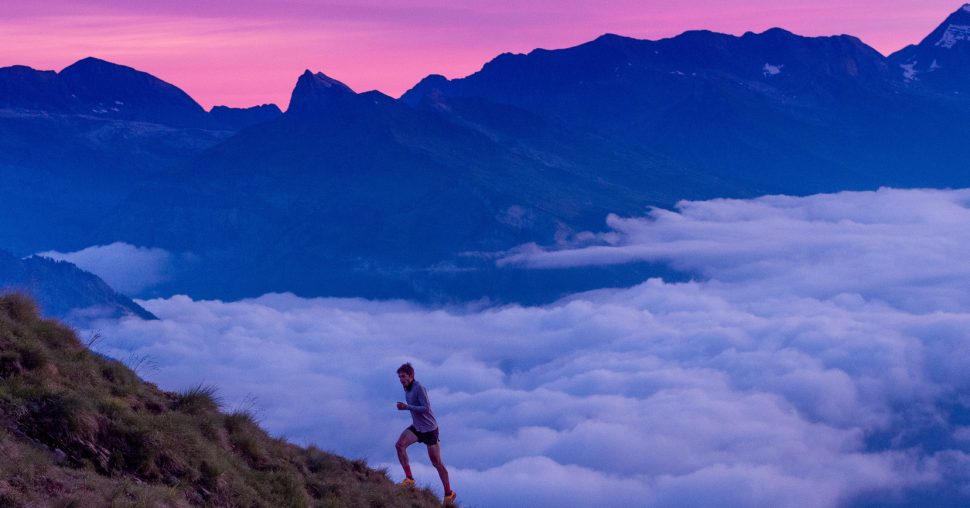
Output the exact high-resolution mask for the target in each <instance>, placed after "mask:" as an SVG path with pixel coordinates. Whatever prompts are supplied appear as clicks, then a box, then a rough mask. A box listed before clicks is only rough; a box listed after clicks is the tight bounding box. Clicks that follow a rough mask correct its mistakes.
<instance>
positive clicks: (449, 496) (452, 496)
mask: <svg viewBox="0 0 970 508" xmlns="http://www.w3.org/2000/svg"><path fill="white" fill-rule="evenodd" d="M456 497H458V494H457V493H455V491H451V492H449V493H447V494H445V505H446V506H447V505H450V504H452V503H454V502H455V498H456Z"/></svg>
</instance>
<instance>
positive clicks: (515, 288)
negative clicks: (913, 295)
mask: <svg viewBox="0 0 970 508" xmlns="http://www.w3.org/2000/svg"><path fill="white" fill-rule="evenodd" d="M968 14H970V11H968V10H967V8H961V9H960V10H959V11H958V12H956V13H954V14H953V15H952V16H950V18H948V19H947V21H946V22H944V24H943V25H941V27H940V28H939V29H937V30H936V31H935V32H934V34H931V35H930V36H929V37H927V38H926V40H924V41H923V42H922V43H921V44H919V45H917V46H914V47H913V48H915V49H909V48H907V50H909V51H917V50H918V51H924V50H925V51H932V52H949V53H946V55H957V56H954V57H953V58H951V59H950V60H943V59H942V58H943V57H942V56H941V57H939V58H938V59H937V65H936V66H935V67H934V70H933V71H932V72H927V73H922V71H920V69H922V67H920V65H924V64H925V63H926V58H925V57H924V56H918V57H916V56H914V57H912V58H914V59H916V60H917V61H918V62H917V63H914V64H913V65H914V67H913V69H915V71H916V74H911V73H909V72H908V71H907V72H902V71H903V70H904V69H903V68H901V67H900V65H901V64H900V63H899V59H900V58H902V56H901V55H904V53H905V52H906V51H907V50H903V51H901V52H900V53H898V54H897V55H892V56H891V57H884V56H882V55H881V54H879V53H878V52H877V51H875V50H874V49H872V48H871V47H869V46H867V45H866V44H864V43H863V42H862V41H860V40H859V39H857V38H855V37H852V36H849V35H837V36H830V37H803V36H799V35H797V34H793V33H791V32H789V31H786V30H783V29H779V28H773V29H770V30H766V31H764V32H761V33H752V32H749V33H745V34H743V35H741V36H733V35H726V34H719V33H714V32H710V31H703V30H699V31H689V32H685V33H683V34H681V35H678V36H676V37H671V38H668V39H662V40H658V41H649V40H638V39H633V38H629V37H622V36H619V35H613V34H607V35H603V36H601V37H599V38H597V39H595V40H592V41H590V42H587V43H585V44H580V45H578V46H575V47H572V48H565V49H558V50H546V49H537V50H534V51H531V52H530V53H528V54H510V53H506V54H502V55H499V56H497V57H496V58H494V59H493V60H491V61H490V62H488V63H486V64H485V65H484V66H483V67H482V69H481V70H480V71H478V72H476V73H473V74H471V75H469V76H466V77H463V78H458V79H447V78H445V77H443V76H440V75H431V76H428V77H427V78H425V79H423V80H421V81H420V82H419V83H418V84H416V85H415V86H414V87H413V88H412V89H411V90H409V91H408V92H407V93H405V94H404V95H403V96H402V97H401V98H400V99H394V98H391V97H388V96H387V95H384V94H382V93H380V92H376V91H370V92H362V93H357V92H355V91H354V90H352V89H351V88H350V87H348V86H346V85H345V84H343V83H341V82H340V81H338V80H337V79H334V78H332V77H330V76H328V75H326V74H324V73H322V72H316V73H315V72H311V71H309V70H307V71H305V72H304V73H303V74H302V75H301V76H299V77H298V78H297V80H296V83H295V86H294V89H293V93H292V96H291V100H290V104H289V106H288V108H287V110H286V112H285V113H279V112H278V110H277V109H276V108H264V109H256V110H252V111H246V112H243V111H232V110H228V109H225V110H223V109H219V110H218V111H217V110H216V109H215V108H214V109H213V111H212V112H211V113H209V116H208V118H209V120H210V121H212V122H213V123H214V124H215V125H217V127H216V128H212V129H209V128H206V129H202V128H193V129H189V128H185V127H174V126H172V125H166V124H161V123H152V124H147V123H140V124H138V125H139V126H144V125H153V126H156V127H154V129H156V130H151V129H148V130H146V129H143V128H141V127H139V128H138V129H135V128H134V127H133V124H132V123H131V122H132V120H112V121H113V122H120V123H118V124H113V126H112V129H118V130H117V131H116V132H119V133H123V134H119V135H118V136H116V137H114V138H112V139H111V142H110V143H107V144H96V146H94V147H91V146H90V144H88V143H89V140H90V139H92V138H95V139H100V138H98V137H97V136H92V134H91V133H92V132H95V131H96V132H98V133H99V135H102V136H103V134H102V133H103V132H105V125H104V124H103V123H95V124H90V125H89V124H83V122H92V121H94V122H105V121H107V120H104V119H100V117H92V115H90V114H86V115H80V114H78V113H71V114H68V113H58V114H55V115H53V117H54V118H57V119H58V120H57V122H59V123H52V120H50V119H44V120H41V118H46V117H44V115H45V114H47V113H43V114H42V113H40V112H37V111H36V110H31V109H29V107H28V106H30V105H36V104H38V103H39V101H40V99H39V98H38V96H39V95H43V94H47V93H49V94H50V95H51V96H52V97H61V99H63V93H64V90H72V89H77V90H81V91H83V93H82V94H80V95H79V97H84V98H85V99H84V100H85V103H86V104H93V103H95V102H96V103H97V104H104V103H105V101H106V100H109V98H111V97H116V96H118V93H120V92H115V91H113V89H112V88H110V87H109V86H107V85H105V86H104V90H101V88H100V87H99V85H98V83H101V81H99V79H100V78H99V76H102V75H105V76H106V75H112V74H111V73H119V75H120V76H125V77H124V79H121V78H119V79H118V83H119V84H118V85H117V86H124V87H125V89H143V90H145V93H146V94H148V93H149V92H150V93H154V94H156V95H157V96H158V97H159V101H158V103H159V104H167V105H168V106H166V107H168V108H171V109H172V110H173V111H175V110H179V111H183V112H185V113H186V117H188V112H190V111H195V112H196V113H197V111H196V110H195V109H194V107H193V106H192V103H190V102H188V101H186V100H185V98H184V97H182V96H181V95H180V94H179V93H175V92H173V91H172V90H171V89H169V88H168V87H165V86H162V85H159V84H158V83H157V82H156V81H152V80H149V79H148V78H145V76H143V75H142V74H139V73H138V71H134V70H131V69H128V68H125V67H123V66H115V65H114V64H106V63H103V62H100V61H82V62H79V63H78V64H76V65H77V66H78V67H79V68H78V69H77V70H76V71H77V72H79V73H81V74H83V75H85V76H88V77H87V78H86V79H85V80H75V79H73V78H72V79H61V78H60V75H52V73H45V72H40V71H34V72H29V71H27V70H25V69H24V68H7V69H4V70H2V72H0V76H7V78H6V83H7V84H5V85H2V86H3V87H5V88H0V90H2V91H4V92H3V93H5V94H6V95H4V96H3V97H5V98H3V99H2V100H3V101H5V102H3V103H4V104H13V103H18V104H20V106H19V109H17V108H14V110H13V111H14V113H12V114H10V115H9V118H8V119H6V120H3V121H0V129H6V131H2V130H0V143H6V148H9V151H8V152H6V153H4V154H3V155H0V164H3V163H5V164H6V165H7V166H8V167H13V168H38V167H43V168H44V171H47V172H49V173H50V174H52V175H55V176H56V177H57V178H50V179H47V180H43V179H39V178H41V177H40V176H38V175H44V174H45V173H44V172H38V171H35V170H31V171H24V170H22V169H17V170H15V171H11V174H12V175H13V176H14V177H15V178H16V179H19V180H16V179H15V180H13V181H18V182H22V183H18V184H17V185H18V186H17V187H13V186H8V188H7V189H6V190H5V189H3V188H0V194H2V193H3V192H5V191H6V192H7V196H8V197H9V198H10V199H14V200H16V199H19V201H15V202H16V203H18V205H19V206H18V207H17V208H16V209H15V210H13V211H12V213H13V216H14V217H15V218H14V219H7V220H8V222H7V223H6V224H4V219H0V233H4V234H6V237H7V238H9V239H10V241H11V242H13V243H14V244H15V246H16V249H14V250H16V251H17V252H18V254H20V253H29V252H37V251H41V250H52V249H53V250H59V251H62V252H63V251H68V250H71V249H77V248H82V247H85V246H88V245H95V244H107V243H110V242H115V241H126V242H129V243H132V244H137V245H148V246H153V247H158V248H163V249H166V250H168V251H171V252H180V253H187V254H191V256H190V257H193V259H198V260H199V263H198V264H197V265H196V266H195V267H194V268H192V269H189V270H186V271H185V272H184V273H185V275H184V276H183V277H181V278H179V279H177V280H173V281H171V282H170V283H169V284H170V285H169V286H167V287H165V288H163V289H161V291H163V292H166V291H167V292H173V293H174V292H187V293H190V294H193V295H199V296H203V297H213V298H238V297H243V296H253V295H258V294H262V293H265V292H267V291H294V292H297V293H298V294H304V295H340V296H368V297H382V298H391V297H407V298H427V299H432V300H434V299H445V300H449V299H454V298H457V299H476V298H479V297H488V298H494V299H496V300H499V301H502V300H517V301H522V300H523V299H525V298H526V296H525V295H527V294H528V295H532V296H535V295H536V294H538V293H542V292H543V291H545V293H546V295H547V296H548V297H555V296H557V295H559V294H561V293H562V292H568V291H570V290H576V289H580V288H586V287H595V286H596V284H597V282H596V280H600V279H597V278H598V277H599V278H602V280H609V281H610V283H611V284H612V283H615V284H620V285H622V284H625V283H629V282H630V281H631V280H632V279H631V278H629V277H641V278H642V277H643V276H645V275H650V274H656V273H657V272H656V270H657V267H641V268H640V269H630V271H629V274H633V275H629V274H628V275H629V277H624V276H622V275H618V274H619V273H620V271H618V272H611V273H598V274H594V273H588V272H576V273H574V274H572V275H562V274H560V275H562V279H563V280H565V279H570V280H571V281H572V282H570V283H569V284H573V285H572V286H569V285H568V284H567V285H560V286H557V285H556V284H558V283H559V282H561V281H559V282H554V281H553V279H555V278H556V277H555V275H549V276H545V277H543V276H539V275H534V274H526V273H525V272H526V271H524V270H518V271H516V270H514V269H502V268H498V267H496V266H495V265H494V259H495V256H497V255H498V253H501V252H503V251H505V250H507V249H511V248H514V247H516V246H519V245H522V244H529V243H538V244H543V245H548V246H553V247H555V246H565V245H571V244H574V243H575V242H581V241H585V240H583V238H586V237H585V236H582V235H580V236H576V233H577V232H580V231H602V230H603V228H604V227H605V226H604V220H605V218H606V216H607V214H609V213H617V214H620V215H640V214H642V213H643V212H644V210H645V209H646V208H647V207H649V206H663V207H669V206H673V205H675V204H676V203H677V202H678V201H679V200H682V199H709V198H715V197H740V198H744V197H752V196H757V195H762V194H766V193H784V194H792V195H806V194H813V193H818V192H835V191H841V190H862V189H874V188H878V187H880V186H896V187H961V186H966V185H970V173H967V172H966V170H965V161H966V160H967V157H968V155H970V147H968V145H967V144H966V139H968V137H970V124H968V123H967V122H966V121H965V119H966V118H967V115H968V114H970V96H968V95H967V94H964V95H961V94H958V93H955V92H957V91H959V90H955V89H953V88H952V87H953V86H956V85H954V83H956V84H959V83H958V77H959V76H968V75H970V62H965V61H963V60H961V59H960V58H962V57H959V55H960V54H962V53H960V52H962V51H964V50H965V47H966V46H967V44H966V43H965V42H964V41H963V39H962V35H961V34H962V32H961V31H960V28H959V27H961V26H963V25H962V23H964V19H965V18H966V16H967V15H968ZM941 41H942V42H941ZM914 54H915V53H914ZM941 54H942V53H941ZM907 62H908V60H907ZM941 62H942V63H941ZM902 65H907V66H908V65H909V64H908V63H904V64H902ZM67 71H68V69H65V71H62V73H61V74H65V73H67V74H68V76H70V75H71V74H72V73H73V72H75V71H72V72H67ZM82 71H83V72H82ZM945 73H953V76H954V77H953V78H952V79H950V78H947V79H950V81H947V80H944V79H943V77H944V76H945V75H946V74H945ZM961 73H962V74H961ZM931 75H932V76H939V77H940V78H939V80H937V78H935V77H933V78H932V79H931ZM11 76H19V77H17V78H14V77H11ZM960 79H962V78H960ZM146 80H147V81H146ZM953 80H957V81H953ZM2 82H4V81H2V80H0V83H2ZM27 82H30V83H34V85H31V86H27V85H23V83H27ZM82 83H83V84H84V85H83V86H82ZM125 83H126V84H125ZM122 84H124V85H122ZM34 86H35V88H32V87H34ZM112 86H114V85H112ZM961 86H962V85H961ZM72 87H73V88H72ZM41 92H43V94H42V93H41ZM58 94H62V95H60V96H59V95H58ZM61 99H58V100H61ZM162 99H164V100H162ZM58 100H54V99H51V101H50V106H49V108H50V109H51V110H52V111H54V110H55V109H56V108H58V107H62V106H59V105H58V104H60V103H59V102H58ZM111 100H113V99H111ZM17 101H19V102H17ZM121 102H125V101H124V100H121ZM133 104H134V103H133ZM30 107H34V106H30ZM146 108H147V106H146ZM119 109H120V108H119ZM139 111H142V113H141V114H143V115H149V114H153V115H155V117H154V118H162V116H161V113H158V112H151V111H150V110H149V109H145V110H139ZM112 114H114V113H112ZM192 114H195V113H192ZM31 115H33V116H31ZM28 117H29V120H24V118H28ZM10 118H15V120H14V119H10ZM91 118H97V120H91ZM220 118H222V119H221V120H220ZM158 121H161V120H158ZM166 121H169V122H172V121H173V120H166ZM5 122H6V123H5ZM58 129H60V130H61V131H62V132H65V133H68V135H66V136H60V137H59V138H57V139H67V140H68V142H67V143H59V144H58V145H57V146H53V145H51V144H48V145H44V148H45V150H44V151H41V152H42V153H43V155H38V153H39V151H37V150H25V149H24V148H23V147H25V146H26V147H34V146H40V145H41V144H42V143H43V142H44V140H49V139H54V138H55V137H52V136H51V135H50V133H51V132H57V130H58ZM219 129H230V130H219ZM231 129H241V130H238V132H237V131H233V130H231ZM72 132H74V133H75V134H73V137H72V135H71V134H70V133H72ZM108 132H112V131H110V130H109V131H108ZM146 132H149V133H152V134H150V135H146ZM27 133H31V134H30V135H31V136H35V137H33V138H26V136H28V134H27ZM80 133H83V135H82V134H80ZM131 133H137V134H131ZM72 140H76V141H72ZM131 140H134V141H131ZM106 147H107V148H106ZM148 147H151V149H148ZM48 152H49V153H48ZM99 157H100V158H101V159H100V161H101V162H102V164H94V163H87V162H85V163H79V162H76V161H78V160H80V161H93V160H99ZM68 160H71V161H75V162H69V163H65V161H68ZM62 163H63V164H62ZM65 168H67V170H66V169H65ZM92 174H97V175H99V177H103V176H105V175H108V176H109V177H108V178H102V179H100V180H96V181H94V182H89V181H88V180H90V179H87V178H86V177H87V176H88V175H92ZM105 182H111V183H110V185H109V184H108V183H105ZM99 186H100V187H99ZM21 188H51V189H57V191H56V193H55V195H58V196H59V195H60V194H62V193H64V194H66V193H68V192H69V190H72V189H73V190H74V191H75V192H76V193H77V195H78V196H82V197H83V199H84V201H82V200H81V198H74V197H71V198H70V199H69V202H70V204H69V206H61V207H58V206H53V207H52V208H53V210H54V211H55V213H53V214H52V213H47V212H46V211H45V212H44V213H41V211H40V208H39V205H37V204H34V201H37V202H43V199H44V198H43V196H36V195H35V196H31V197H30V198H29V199H28V198H20V197H18V196H19V194H18V193H19V191H18V190H14V189H21ZM109 191H110V192H109ZM47 194H48V195H49V194H50V193H49V192H48V193H47ZM3 197H4V196H3V195H0V198H3ZM48 203H50V201H48ZM80 203H84V204H85V206H81V207H80V208H81V209H83V210H85V211H86V212H85V213H81V214H74V213H72V212H73V211H74V210H77V209H78V208H79V204H80ZM55 204H56V203H55ZM78 215H80V218H79V217H78ZM36 217H45V221H46V222H43V225H45V226H44V227H39V226H40V225H41V223H36V224H34V223H31V222H30V221H35V222H36V221H37V220H38V219H36ZM46 217H55V218H57V219H56V220H54V219H46ZM17 218H20V219H22V220H23V221H26V222H27V223H28V224H34V227H27V228H24V227H22V224H21V222H18V219H17ZM81 219H83V221H82V220H81ZM8 248H12V247H10V246H8ZM550 273H551V272H550ZM574 283H575V284H574ZM567 286H568V287H567Z"/></svg>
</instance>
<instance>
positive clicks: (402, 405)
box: [397, 402, 408, 411]
mask: <svg viewBox="0 0 970 508" xmlns="http://www.w3.org/2000/svg"><path fill="white" fill-rule="evenodd" d="M407 408H408V405H407V404H405V403H403V402H398V403H397V409H398V411H404V410H405V409H407Z"/></svg>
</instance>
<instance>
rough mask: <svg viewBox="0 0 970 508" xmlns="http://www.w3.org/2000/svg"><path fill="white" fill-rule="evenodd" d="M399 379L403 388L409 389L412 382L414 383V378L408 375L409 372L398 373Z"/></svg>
mask: <svg viewBox="0 0 970 508" xmlns="http://www.w3.org/2000/svg"><path fill="white" fill-rule="evenodd" d="M397 378H398V379H399V380H400V381H401V386H403V387H405V388H407V387H408V385H409V384H411V381H414V376H412V375H408V373H407V372H398V373H397Z"/></svg>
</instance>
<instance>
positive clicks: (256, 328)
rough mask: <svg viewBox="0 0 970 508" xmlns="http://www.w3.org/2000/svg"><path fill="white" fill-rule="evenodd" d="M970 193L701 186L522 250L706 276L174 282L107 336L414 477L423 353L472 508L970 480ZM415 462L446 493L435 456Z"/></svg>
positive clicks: (758, 498)
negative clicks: (194, 288)
mask: <svg viewBox="0 0 970 508" xmlns="http://www.w3.org/2000/svg"><path fill="white" fill-rule="evenodd" d="M968 203H970V192H968V191H963V190H960V191H929V190H914V191H898V190H888V189H886V190H880V191H878V192H864V193H840V194H833V195H822V196H810V197H806V198H790V197H777V196H775V197H766V198H761V199H757V200H751V201H732V200H716V201H709V202H703V203H682V204H681V205H680V206H679V208H678V211H661V210H654V211H652V212H651V213H650V215H649V216H648V217H647V218H645V219H617V218H612V219H611V221H610V224H611V225H612V226H613V227H614V228H615V230H614V231H612V232H611V233H609V234H608V235H600V236H599V242H600V244H599V245H595V246H588V247H578V248H575V249H572V250H560V251H548V252H547V251H544V250H542V249H538V248H531V249H520V250H519V251H518V253H517V254H514V255H511V256H510V257H508V258H506V262H507V263H515V264H518V265H523V266H535V267H551V266H566V265H569V266H572V265H576V264H589V263H601V262H615V261H617V260H624V261H626V260H636V259H649V260H661V261H666V262H669V263H671V264H672V265H675V266H677V267H679V268H681V269H684V270H689V271H691V272H692V273H694V274H696V275H697V278H696V280H693V281H690V282H682V283H667V282H664V281H662V280H659V279H651V280H648V281H644V282H643V283H642V284H640V285H638V286H635V287H632V288H628V289H610V290H599V291H593V292H589V293H583V294H578V295H573V296H571V297H569V298H568V299H565V300H562V301H560V302H557V303H555V304H552V305H547V306H543V307H520V306H507V307H500V308H490V309H475V308H461V307H453V308H427V307H423V306H420V305H415V304H411V303H408V302H400V301H397V302H374V301H365V300H355V299H302V298H298V297H295V296H293V295H288V294H274V295H265V296H263V297H260V298H256V299H252V300H245V301H240V302H229V303H226V302H219V301H193V300H192V299H190V298H188V297H184V296H177V297H172V298H168V299H158V300H149V301H145V302H142V303H143V305H144V306H146V307H147V308H148V309H149V310H151V311H152V312H153V313H154V314H156V315H157V316H159V317H160V318H161V320H160V321H155V322H147V321H138V320H122V321H117V322H109V321H105V322H102V323H101V324H100V326H101V328H102V331H103V332H104V334H105V335H106V337H107V340H106V341H105V342H104V343H103V344H104V346H103V347H104V351H105V352H106V353H109V354H112V355H114V356H117V357H126V356H128V355H129V354H130V353H131V352H135V353H136V354H139V355H146V354H147V355H150V356H151V357H152V358H153V359H154V360H155V362H156V363H157V365H158V366H159V367H158V370H155V371H149V372H145V373H144V374H145V375H146V377H148V378H149V379H150V380H152V381H154V382H156V383H158V384H159V385H160V386H162V387H163V388H167V389H182V388H186V387H189V386H192V385H195V384H198V383H200V382H207V383H211V384H213V385H216V386H218V387H219V389H220V391H221V392H222V394H223V395H224V397H225V399H226V401H227V405H229V406H230V407H232V406H233V405H234V404H239V401H242V400H244V399H245V398H246V396H247V395H252V396H255V397H256V400H257V405H258V406H259V407H260V408H261V409H262V412H261V415H262V417H263V423H264V425H265V426H266V427H267V428H269V429H270V430H271V431H272V432H274V433H276V434H282V435H285V436H286V437H288V438H290V439H292V440H294V441H297V442H300V443H310V442H313V443H316V444H318V445H319V446H321V447H322V448H325V449H330V450H333V451H336V452H338V453H341V454H344V455H348V456H351V457H364V458H367V459H368V460H369V461H370V462H371V463H372V464H386V465H389V467H390V470H391V471H392V472H393V473H394V474H396V475H399V474H400V473H399V467H398V466H397V465H396V460H395V457H394V452H393V443H394V441H395V439H396V438H397V436H398V434H399V433H400V431H401V430H402V429H403V428H404V427H405V426H406V425H407V424H408V423H409V419H408V416H407V414H406V413H405V412H398V411H396V410H395V409H394V406H393V404H394V402H395V401H396V400H400V399H401V398H402V393H401V388H400V386H399V385H398V384H397V380H396V377H395V375H394V371H395V369H396V368H397V366H398V365H399V364H401V363H402V362H404V361H411V362H412V363H413V364H414V366H415V368H416V370H417V377H418V379H420V380H421V381H422V382H423V383H424V384H425V385H426V386H427V387H429V389H430V396H431V400H432V402H433V404H434V408H435V412H436V414H437V416H438V419H439V422H440V423H441V436H442V443H443V456H444V459H445V461H446V463H447V464H449V467H450V470H451V476H452V479H453V484H454V486H455V488H456V490H458V492H459V497H460V499H462V500H463V501H464V502H466V503H468V504H470V505H474V506H576V505H583V506H616V505H634V506H745V507H748V506H772V507H775V506H793V507H794V506H819V507H825V506H840V505H846V504H850V505H851V503H852V502H853V500H855V499H859V498H860V496H861V498H864V499H868V498H866V497H865V496H873V495H875V496H883V497H879V499H891V500H896V501H899V502H901V503H903V504H905V501H906V499H908V498H907V495H909V494H907V493H912V492H928V491H932V492H947V493H949V494H947V495H952V496H965V498H970V497H968V496H970V474H968V473H967V472H966V471H967V468H966V467H965V466H966V464H968V463H970V453H968V452H970V438H968V435H970V432H968V430H967V429H968V425H970V397H967V396H966V395H965V394H966V393H970V392H968V388H970V353H968V351H970V348H968V344H970V296H968V294H967V292H966V288H967V287H970V284H968V283H970V280H968V279H970V277H968V275H970V264H968V263H966V261H965V260H966V259H968V258H970V256H968V254H970V252H967V251H970V238H968V235H970V228H966V227H965V225H966V224H970V221H968V219H970V211H968V208H967V207H968ZM587 236H590V235H587ZM411 457H412V463H413V464H414V470H415V472H416V474H417V475H418V477H419V481H421V482H422V483H425V484H428V485H432V486H435V487H438V481H437V475H436V473H435V472H434V470H433V469H431V468H430V466H429V465H428V463H427V458H426V455H425V452H424V450H423V449H422V448H421V447H420V446H415V447H413V448H412V449H411ZM921 489H922V490H921Z"/></svg>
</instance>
